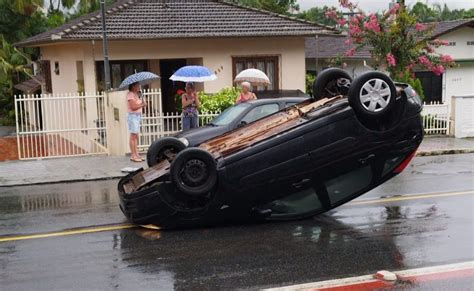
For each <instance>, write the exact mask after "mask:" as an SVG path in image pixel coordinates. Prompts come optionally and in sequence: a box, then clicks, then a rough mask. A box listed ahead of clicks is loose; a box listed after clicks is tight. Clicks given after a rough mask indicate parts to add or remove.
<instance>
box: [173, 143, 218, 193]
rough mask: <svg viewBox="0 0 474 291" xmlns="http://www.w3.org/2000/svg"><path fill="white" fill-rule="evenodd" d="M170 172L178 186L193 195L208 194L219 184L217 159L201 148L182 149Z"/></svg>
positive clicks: (182, 190)
mask: <svg viewBox="0 0 474 291" xmlns="http://www.w3.org/2000/svg"><path fill="white" fill-rule="evenodd" d="M170 174H171V181H173V183H174V184H175V186H176V188H178V190H180V191H181V192H183V193H185V194H189V195H192V196H200V195H204V194H207V193H208V192H210V191H212V189H214V187H215V186H216V184H217V170H216V161H215V159H214V158H213V157H212V156H211V154H210V153H209V152H207V151H205V150H203V149H200V148H187V149H185V150H183V151H181V152H180V153H179V154H178V155H177V156H176V158H175V159H174V160H173V162H172V163H171V167H170Z"/></svg>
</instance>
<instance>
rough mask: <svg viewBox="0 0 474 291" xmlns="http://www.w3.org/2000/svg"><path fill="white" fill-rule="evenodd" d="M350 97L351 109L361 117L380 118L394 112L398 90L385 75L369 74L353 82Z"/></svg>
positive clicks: (378, 73)
mask: <svg viewBox="0 0 474 291" xmlns="http://www.w3.org/2000/svg"><path fill="white" fill-rule="evenodd" d="M348 95H349V96H348V97H349V103H350V105H351V107H352V108H353V109H354V111H355V112H356V113H358V114H359V116H360V117H362V118H378V117H384V116H386V114H387V113H388V112H390V111H391V110H392V108H393V106H394V104H395V102H396V98H397V90H396V88H395V84H394V83H393V81H392V79H390V77H388V76H387V75H385V74H384V73H381V72H368V73H365V74H363V75H361V76H359V77H357V78H356V79H355V80H354V81H353V82H352V85H351V87H350V89H349V94H348ZM364 96H365V97H364ZM364 100H365V102H364Z"/></svg>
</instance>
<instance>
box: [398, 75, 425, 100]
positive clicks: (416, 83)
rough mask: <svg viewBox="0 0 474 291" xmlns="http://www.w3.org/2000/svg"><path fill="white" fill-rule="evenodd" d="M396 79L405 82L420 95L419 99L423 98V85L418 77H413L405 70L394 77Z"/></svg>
mask: <svg viewBox="0 0 474 291" xmlns="http://www.w3.org/2000/svg"><path fill="white" fill-rule="evenodd" d="M396 81H398V82H402V83H407V84H408V85H410V86H411V87H412V88H413V89H414V90H415V91H416V92H417V93H418V95H420V98H421V100H425V93H424V92H423V86H422V85H421V81H420V80H419V79H418V78H413V77H412V76H411V75H410V73H408V72H405V73H404V74H403V75H402V76H400V77H398V78H396Z"/></svg>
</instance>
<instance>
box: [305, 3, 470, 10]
mask: <svg viewBox="0 0 474 291" xmlns="http://www.w3.org/2000/svg"><path fill="white" fill-rule="evenodd" d="M353 2H354V3H359V6H360V7H361V8H362V9H363V10H364V11H365V12H377V11H381V10H385V9H387V8H388V3H389V2H390V1H389V0H354V1H353ZM416 2H418V1H416V0H405V3H406V4H407V5H413V4H415V3H416ZM420 2H424V3H427V4H429V5H432V4H435V3H440V4H441V5H444V4H445V3H446V4H448V7H449V8H450V9H461V8H464V9H471V8H474V0H424V1H420ZM298 3H299V4H300V9H301V10H305V9H308V8H311V7H315V6H318V7H323V6H325V5H326V6H335V7H338V6H339V5H338V4H339V1H338V0H298Z"/></svg>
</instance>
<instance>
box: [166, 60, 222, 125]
mask: <svg viewBox="0 0 474 291" xmlns="http://www.w3.org/2000/svg"><path fill="white" fill-rule="evenodd" d="M215 79H217V77H216V75H215V74H214V73H212V72H211V70H209V68H206V67H204V66H184V67H182V68H180V69H179V70H177V71H176V72H175V73H174V74H173V75H172V76H171V77H170V80H172V81H181V82H186V93H184V94H183V95H182V96H181V105H182V107H183V130H188V129H190V128H195V127H198V123H199V122H198V121H199V114H198V108H199V106H201V102H200V100H199V97H198V95H197V94H196V90H195V88H194V83H193V82H207V81H213V80H215Z"/></svg>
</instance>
